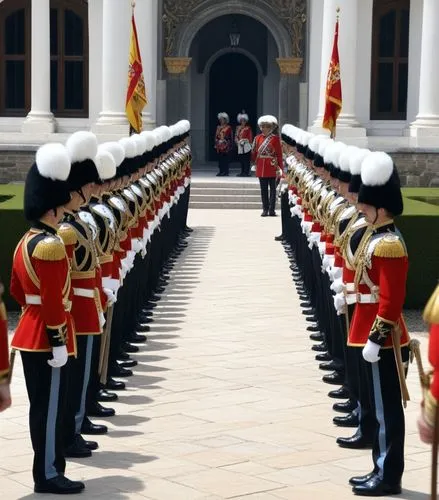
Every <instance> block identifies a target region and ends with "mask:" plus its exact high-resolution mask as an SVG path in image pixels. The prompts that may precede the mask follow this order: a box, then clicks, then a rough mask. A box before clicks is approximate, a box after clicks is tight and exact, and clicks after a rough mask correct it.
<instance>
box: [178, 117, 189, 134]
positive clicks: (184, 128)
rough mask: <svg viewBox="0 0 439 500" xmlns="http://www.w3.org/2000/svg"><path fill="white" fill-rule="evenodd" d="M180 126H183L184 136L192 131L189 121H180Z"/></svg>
mask: <svg viewBox="0 0 439 500" xmlns="http://www.w3.org/2000/svg"><path fill="white" fill-rule="evenodd" d="M178 124H181V130H182V133H183V134H185V133H186V132H189V130H190V129H191V124H190V122H189V120H180V121H179V122H178Z"/></svg>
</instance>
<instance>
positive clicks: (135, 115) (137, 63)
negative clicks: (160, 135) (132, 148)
mask: <svg viewBox="0 0 439 500" xmlns="http://www.w3.org/2000/svg"><path fill="white" fill-rule="evenodd" d="M147 104H148V100H147V98H146V90H145V79H144V78H143V67H142V58H141V56H140V49H139V41H138V39H137V29H136V20H135V18H134V12H133V15H132V17H131V41H130V56H129V69H128V91H127V101H126V108H125V109H126V114H127V117H128V120H129V122H130V124H131V128H132V129H133V130H134V131H136V132H137V133H139V132H141V131H142V111H143V108H144V107H145V106H146V105H147Z"/></svg>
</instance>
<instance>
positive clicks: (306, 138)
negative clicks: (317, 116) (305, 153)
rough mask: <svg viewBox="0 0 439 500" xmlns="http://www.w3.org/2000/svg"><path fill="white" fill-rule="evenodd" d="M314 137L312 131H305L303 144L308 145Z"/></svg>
mask: <svg viewBox="0 0 439 500" xmlns="http://www.w3.org/2000/svg"><path fill="white" fill-rule="evenodd" d="M313 137H314V134H312V133H311V132H307V131H306V130H304V131H303V134H302V142H301V144H302V146H308V144H309V141H310V140H311V139H312V138H313Z"/></svg>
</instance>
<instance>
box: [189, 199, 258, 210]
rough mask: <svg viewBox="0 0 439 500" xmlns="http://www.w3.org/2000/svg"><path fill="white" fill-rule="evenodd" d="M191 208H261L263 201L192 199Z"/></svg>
mask: <svg viewBox="0 0 439 500" xmlns="http://www.w3.org/2000/svg"><path fill="white" fill-rule="evenodd" d="M189 208H190V210H194V209H195V210H196V209H203V210H206V209H221V210H228V209H229V210H260V209H261V202H260V201H259V202H257V203H256V202H252V201H250V202H248V201H230V202H223V201H192V200H191V202H190V204H189Z"/></svg>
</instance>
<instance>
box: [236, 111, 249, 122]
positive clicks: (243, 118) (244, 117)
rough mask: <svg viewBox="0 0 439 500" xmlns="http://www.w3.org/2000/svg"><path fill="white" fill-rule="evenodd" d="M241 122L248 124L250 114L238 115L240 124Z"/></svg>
mask: <svg viewBox="0 0 439 500" xmlns="http://www.w3.org/2000/svg"><path fill="white" fill-rule="evenodd" d="M241 120H245V121H246V122H248V114H247V113H245V112H242V113H238V117H237V121H238V123H240V121H241Z"/></svg>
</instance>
